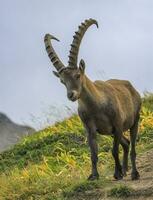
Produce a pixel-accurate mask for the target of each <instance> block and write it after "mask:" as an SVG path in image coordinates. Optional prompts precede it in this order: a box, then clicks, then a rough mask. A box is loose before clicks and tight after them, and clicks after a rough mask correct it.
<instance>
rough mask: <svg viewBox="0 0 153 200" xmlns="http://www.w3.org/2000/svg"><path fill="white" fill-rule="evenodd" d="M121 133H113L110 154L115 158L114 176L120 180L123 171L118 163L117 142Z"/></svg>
mask: <svg viewBox="0 0 153 200" xmlns="http://www.w3.org/2000/svg"><path fill="white" fill-rule="evenodd" d="M121 136H122V135H121V134H117V133H115V134H114V141H113V149H112V155H113V157H114V160H115V172H114V178H115V179H116V180H120V179H122V178H123V172H122V166H121V164H120V160H119V144H120V142H121Z"/></svg>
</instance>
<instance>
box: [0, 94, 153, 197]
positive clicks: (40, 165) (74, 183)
mask: <svg viewBox="0 0 153 200" xmlns="http://www.w3.org/2000/svg"><path fill="white" fill-rule="evenodd" d="M147 98H148V97H147ZM149 101H150V100H149ZM146 104H147V103H146V102H145V105H144V106H143V109H142V112H141V124H140V135H139V142H138V144H137V151H138V152H144V151H146V150H147V149H149V148H153V111H152V110H151V109H150V108H149V106H146ZM98 144H99V163H98V168H99V172H100V175H102V176H101V177H100V180H98V181H94V182H89V181H86V179H87V176H88V175H89V174H90V168H91V167H90V153H89V148H88V145H87V140H86V134H85V132H84V128H83V126H82V123H81V121H80V119H79V118H78V116H77V115H73V116H72V117H71V118H69V119H65V120H64V121H62V122H58V123H56V124H55V125H54V126H51V127H48V128H46V129H44V130H42V131H39V132H37V133H35V134H33V135H31V136H28V137H25V138H24V139H23V140H22V141H21V142H20V143H19V144H17V145H15V146H14V147H13V148H12V149H10V150H8V151H5V152H3V153H1V154H0V185H1V187H0V199H2V200H3V199H4V200H18V199H19V200H28V199H29V200H32V199H35V200H36V199H41V200H45V199H47V200H49V199H53V200H54V199H55V200H56V199H57V200H59V199H75V198H77V196H78V194H81V193H84V194H85V195H86V191H93V190H94V189H99V188H105V186H107V185H108V184H109V182H110V177H112V174H113V168H114V161H113V158H112V155H111V148H112V138H111V137H109V136H98ZM113 191H114V192H112V194H115V191H118V190H117V189H114V190H113ZM120 191H121V192H120ZM126 193H127V195H128V190H126V188H120V190H119V192H118V193H117V194H116V195H124V194H125V195H126ZM87 198H88V197H87ZM91 199H92V197H91Z"/></svg>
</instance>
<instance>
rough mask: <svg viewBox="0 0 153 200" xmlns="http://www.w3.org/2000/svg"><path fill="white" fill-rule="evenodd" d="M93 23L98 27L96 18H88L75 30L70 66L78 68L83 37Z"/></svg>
mask: <svg viewBox="0 0 153 200" xmlns="http://www.w3.org/2000/svg"><path fill="white" fill-rule="evenodd" d="M92 24H95V25H96V26H97V28H98V22H97V21H96V20H95V19H87V20H85V21H84V22H83V23H81V25H80V26H79V28H78V31H76V32H75V35H74V36H73V41H72V44H71V49H70V54H69V60H68V64H69V66H71V67H74V68H77V60H78V53H79V47H80V44H81V41H82V38H83V36H84V34H85V32H86V31H87V29H88V28H89V27H90V26H91V25H92Z"/></svg>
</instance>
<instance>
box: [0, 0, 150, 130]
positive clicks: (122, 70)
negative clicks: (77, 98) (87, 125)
mask: <svg viewBox="0 0 153 200" xmlns="http://www.w3.org/2000/svg"><path fill="white" fill-rule="evenodd" d="M88 18H94V19H96V20H97V21H98V23H99V29H97V28H96V26H92V27H90V28H89V29H88V31H87V33H86V34H85V36H84V38H83V41H82V44H81V49H80V53H79V59H80V58H83V59H84V60H85V62H86V74H87V75H88V76H89V77H90V78H91V79H92V80H96V79H103V80H106V79H110V78H117V79H128V80H130V81H131V82H132V83H133V85H134V86H135V87H136V88H137V90H138V91H139V92H141V93H143V91H144V90H148V91H150V92H153V80H152V79H153V78H152V76H153V1H152V0H107V1H106V0H94V1H89V0H88V1H87V0H84V1H83V0H77V1H72V0H63V1H60V0H56V1H55V0H54V1H53V0H44V1H42V0H0V92H1V96H0V111H1V112H4V113H6V114H7V115H8V116H9V117H10V118H11V119H13V120H14V121H16V122H18V123H23V122H24V123H27V124H30V125H32V126H34V127H35V128H40V127H41V126H42V125H44V124H46V123H45V120H46V119H45V117H46V118H47V120H49V121H51V122H52V121H54V120H58V118H61V117H64V116H65V115H66V112H65V111H64V107H65V106H70V107H72V109H76V105H77V104H76V103H71V102H69V100H68V99H67V97H66V90H65V88H64V86H63V85H62V84H60V82H59V80H58V79H57V78H56V77H55V76H54V75H53V74H52V70H53V69H54V67H53V66H52V64H51V63H50V60H49V58H48V56H47V53H46V51H45V48H44V42H43V37H44V35H45V33H51V34H53V35H54V36H56V37H57V38H59V39H60V42H59V43H57V42H54V47H55V49H56V51H57V52H58V54H59V57H60V58H61V59H62V61H63V62H64V63H65V64H67V61H68V59H67V58H68V51H69V49H70V44H71V42H72V36H73V34H74V32H75V31H76V30H77V27H78V25H79V24H80V23H81V22H82V21H84V20H85V19H88ZM56 108H57V109H56ZM31 115H33V116H34V118H35V119H34V121H32V117H31ZM40 122H41V125H40V126H39V125H38V124H39V123H40Z"/></svg>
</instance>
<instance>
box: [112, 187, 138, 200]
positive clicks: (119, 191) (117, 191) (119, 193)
mask: <svg viewBox="0 0 153 200" xmlns="http://www.w3.org/2000/svg"><path fill="white" fill-rule="evenodd" d="M133 192H134V191H133V189H132V188H130V187H128V186H126V185H117V186H115V187H113V188H112V189H111V190H110V194H109V196H111V197H116V198H121V197H129V196H130V195H131V194H132V193H133Z"/></svg>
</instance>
